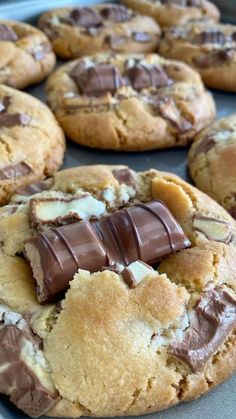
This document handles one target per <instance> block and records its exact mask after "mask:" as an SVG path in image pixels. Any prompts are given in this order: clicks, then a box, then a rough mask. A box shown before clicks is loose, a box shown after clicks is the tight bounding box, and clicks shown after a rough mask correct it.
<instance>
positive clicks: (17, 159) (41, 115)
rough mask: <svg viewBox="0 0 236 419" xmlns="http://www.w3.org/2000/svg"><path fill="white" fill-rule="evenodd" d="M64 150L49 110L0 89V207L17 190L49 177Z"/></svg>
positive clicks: (5, 88) (60, 135) (62, 139)
mask: <svg viewBox="0 0 236 419" xmlns="http://www.w3.org/2000/svg"><path fill="white" fill-rule="evenodd" d="M64 150H65V142H64V135H63V132H62V130H61V128H60V127H59V126H58V123H57V121H56V120H55V118H54V116H53V115H52V113H51V111H50V109H48V107H47V106H45V105H44V104H43V103H42V102H40V101H39V100H37V99H35V98H33V97H32V96H30V95H28V94H26V93H22V92H19V91H17V90H14V89H12V88H10V87H7V86H4V85H0V205H2V204H4V203H6V202H7V201H8V200H9V198H10V196H11V195H12V193H13V192H14V191H15V190H16V189H17V188H18V187H21V186H23V185H26V184H28V183H32V182H34V181H36V180H37V179H42V178H44V177H45V176H49V175H52V174H53V173H54V172H55V171H56V170H57V169H58V168H59V167H60V165H61V164H62V160H63V155H64Z"/></svg>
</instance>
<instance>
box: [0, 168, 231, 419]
mask: <svg viewBox="0 0 236 419" xmlns="http://www.w3.org/2000/svg"><path fill="white" fill-rule="evenodd" d="M72 199H73V200H74V205H73V206H70V203H71V202H72ZM75 200H77V201H76V205H75ZM86 200H87V201H86ZM153 200H158V201H155V202H158V203H159V205H160V207H159V208H162V209H163V208H164V207H165V208H166V209H165V211H170V214H172V215H171V216H172V217H175V219H176V222H178V223H179V225H180V226H181V228H182V229H183V230H184V233H185V235H186V237H187V238H188V240H190V241H191V247H190V248H188V249H182V250H180V251H178V252H176V253H173V250H172V251H171V250H170V248H169V247H168V251H167V253H168V254H167V255H166V256H165V258H160V260H159V262H158V265H157V266H156V267H155V269H153V268H152V267H151V266H148V265H144V264H143V263H141V262H140V261H135V262H134V263H133V264H130V265H128V266H127V267H126V269H124V271H125V272H124V271H121V272H118V273H116V272H114V271H112V270H111V267H110V268H109V267H108V268H107V269H106V267H103V269H102V270H100V271H98V272H94V273H90V272H89V271H85V270H81V269H80V270H79V271H78V273H76V274H75V276H74V279H73V280H72V281H71V283H70V288H69V290H68V291H67V292H66V294H65V297H64V295H61V296H60V298H58V302H57V303H56V304H46V305H40V304H39V303H38V302H37V294H36V290H35V285H34V282H33V277H32V273H31V271H30V268H29V263H27V261H26V260H25V259H24V257H23V253H22V251H23V250H24V248H26V245H25V240H26V241H27V240H29V239H30V240H32V237H38V236H39V235H41V236H42V235H45V236H46V237H48V236H47V235H48V234H49V233H50V234H52V233H53V231H54V230H52V227H53V228H54V229H56V230H57V231H60V232H62V226H63V228H64V229H65V228H67V227H69V228H70V227H71V225H70V223H76V224H74V225H73V224H72V227H73V228H74V229H76V228H77V226H78V220H79V219H80V220H83V221H88V220H90V221H92V220H93V219H94V217H96V220H102V219H106V218H107V217H108V218H109V217H110V216H111V214H113V215H114V214H116V213H117V210H118V209H120V208H123V209H126V210H128V212H129V214H131V208H132V206H133V205H135V204H136V205H137V204H139V205H141V207H142V205H143V204H145V205H149V204H150V201H153ZM161 201H162V202H163V203H164V204H165V205H164V206H163V203H162V202H161ZM145 205H144V206H145ZM13 208H14V210H13ZM68 216H70V218H69V217H68ZM158 216H159V219H160V221H161V223H162V222H163V223H164V224H165V222H167V219H166V218H165V220H164V219H163V218H162V216H163V213H162V215H161V212H160V213H158ZM113 220H114V218H113ZM133 221H134V220H133ZM143 221H144V220H143ZM156 222H157V223H158V221H156ZM79 224H80V225H81V224H83V223H79ZM167 224H168V226H169V222H168V223H167ZM13 226H14V227H13ZM58 226H61V227H59V228H61V229H60V230H58ZM235 227H236V224H235V221H234V220H233V219H232V218H231V216H230V215H229V214H228V213H227V212H226V211H225V210H224V209H223V208H222V207H220V206H219V205H218V204H217V203H216V202H215V201H213V200H212V199H211V198H210V197H208V196H207V195H204V194H203V193H201V192H200V191H198V190H197V189H195V188H194V187H193V186H190V185H189V184H187V183H186V182H184V181H182V180H181V179H180V178H178V177H177V176H175V175H173V174H169V173H162V172H158V171H156V170H149V171H146V172H141V173H136V172H134V171H133V170H131V169H129V168H127V167H125V166H84V167H79V168H73V169H68V170H64V171H62V172H58V173H57V174H55V175H54V176H53V177H52V178H49V179H48V180H46V181H44V182H41V183H36V184H32V185H29V186H28V187H26V188H23V189H21V191H18V193H17V194H15V195H14V196H13V197H12V200H11V203H10V204H9V205H7V206H5V207H2V208H0V242H1V255H0V291H1V292H0V295H1V299H0V302H1V304H0V318H1V323H0V336H1V338H2V340H1V342H2V344H1V346H0V353H1V357H0V359H1V365H0V366H1V367H2V368H1V372H0V376H1V386H2V387H1V389H2V391H3V392H6V393H7V394H9V395H10V397H11V400H12V401H13V402H14V403H15V404H16V405H17V406H18V407H20V408H21V409H22V410H24V411H25V412H26V413H28V414H30V415H32V416H40V415H42V414H49V415H52V416H65V415H66V416H67V417H77V416H80V415H87V414H88V413H89V414H90V415H96V416H101V417H104V416H115V415H131V414H142V413H145V412H147V413H148V412H153V411H158V410H161V409H164V408H167V407H169V406H172V405H174V404H177V403H178V402H180V401H184V400H190V399H194V398H196V397H198V396H200V395H201V394H203V393H205V392H207V391H208V390H210V389H211V388H213V387H214V386H215V385H217V384H218V383H220V382H221V381H223V380H224V379H225V378H227V377H228V376H229V375H230V374H231V373H232V372H233V371H234V370H235V368H236V351H235V347H236V346H235V343H236V342H235V327H236V294H235V293H236V265H235V260H236V258H235V256H236V249H235ZM9 228H10V229H9ZM63 231H65V230H63ZM147 231H148V230H147ZM166 231H167V230H166ZM101 232H102V231H101ZM101 232H100V234H101ZM159 232H160V233H161V232H162V233H161V234H163V229H161V230H160V231H159ZM103 233H104V232H103ZM117 233H118V234H119V229H118V231H117ZM172 233H173V231H172ZM172 233H171V237H172V239H173V243H175V240H176V239H177V236H176V238H174V237H173V236H172ZM132 234H134V232H133V233H132ZM148 234H151V236H152V234H154V233H153V231H152V232H151V233H148ZM23 236H24V237H23ZM58 239H59V236H58ZM58 239H55V242H51V245H52V246H56V242H57V240H58ZM68 239H69V238H68ZM16 243H18V246H15V244H16ZM64 244H66V242H65V243H64ZM189 244H190V242H188V246H189ZM67 245H68V243H67ZM75 245H76V244H75ZM141 247H142V246H141ZM58 249H59V248H58ZM74 251H75V248H74ZM89 251H91V249H90V250H89ZM60 252H64V250H63V248H60ZM70 252H71V256H70V257H71V258H73V257H75V253H73V251H72V248H71V249H70ZM16 254H21V255H22V256H16ZM73 254H74V256H73ZM41 263H43V261H41ZM51 268H52V269H51V273H52V272H53V267H51ZM16 276H17V281H16ZM71 279H72V278H71ZM52 280H53V277H52V278H51V281H52ZM37 292H38V289H37ZM199 324H200V325H201V329H200V328H199ZM9 326H11V327H10V329H11V334H10V331H9ZM32 332H33V334H32ZM3 337H4V339H3ZM12 341H14V347H13V346H12ZM189 341H190V342H191V344H190V343H189ZM6 348H8V350H6ZM30 348H33V349H34V350H30ZM9 349H11V351H10V350H9ZM26 349H27V350H26ZM1 351H2V352H1ZM9 353H11V357H12V358H11V359H10V360H9V357H8V356H9ZM19 358H20V369H18V374H15V373H14V367H13V366H12V365H11V361H12V360H14V362H15V364H14V365H15V367H19ZM36 361H37V362H36ZM35 365H37V368H36V367H35ZM91 365H93V368H91ZM10 368H12V369H10ZM6 371H7V380H6V379H5V375H4V374H5V372H6ZM114 371H115V373H114ZM27 376H30V377H31V379H30V380H28V381H27V380H26V378H25V377H27ZM120 377H122V381H121V379H120ZM29 383H30V385H29ZM21 388H24V394H22V392H21ZM35 400H36V401H37V403H35V402H34V401H35ZM39 401H40V402H39Z"/></svg>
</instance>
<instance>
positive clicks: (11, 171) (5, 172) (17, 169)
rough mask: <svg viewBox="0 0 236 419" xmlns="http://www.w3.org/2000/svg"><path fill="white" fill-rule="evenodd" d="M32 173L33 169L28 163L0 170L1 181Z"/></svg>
mask: <svg viewBox="0 0 236 419" xmlns="http://www.w3.org/2000/svg"><path fill="white" fill-rule="evenodd" d="M30 172H32V168H31V167H30V166H29V165H28V163H26V162H20V163H18V164H14V165H11V166H7V167H4V168H3V169H0V179H1V180H7V179H13V178H16V177H20V176H26V175H28V174H29V173H30Z"/></svg>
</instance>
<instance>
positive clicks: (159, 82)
mask: <svg viewBox="0 0 236 419" xmlns="http://www.w3.org/2000/svg"><path fill="white" fill-rule="evenodd" d="M127 77H128V78H129V80H130V83H131V85H132V87H133V88H134V89H136V90H142V89H147V88H148V87H157V88H158V87H164V86H168V85H169V84H170V83H171V80H170V79H169V77H168V76H167V74H166V73H165V71H164V70H163V69H162V68H161V67H159V66H157V65H151V64H137V65H135V66H134V67H130V68H128V70H127Z"/></svg>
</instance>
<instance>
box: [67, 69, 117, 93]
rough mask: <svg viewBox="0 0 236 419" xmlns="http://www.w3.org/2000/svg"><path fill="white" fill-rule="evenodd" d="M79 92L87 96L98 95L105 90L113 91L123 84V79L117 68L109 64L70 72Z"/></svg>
mask: <svg viewBox="0 0 236 419" xmlns="http://www.w3.org/2000/svg"><path fill="white" fill-rule="evenodd" d="M71 76H72V77H74V79H75V81H76V83H77V85H78V87H79V89H80V92H81V93H82V94H86V95H88V96H98V95H101V94H105V93H107V92H111V93H114V92H115V91H116V90H117V89H119V88H120V87H122V86H123V80H122V77H121V75H120V72H119V70H118V68H116V67H114V66H111V65H99V66H96V67H95V66H92V67H88V68H86V69H84V70H83V71H82V70H81V71H80V72H78V73H77V76H76V68H74V69H73V71H72V72H71Z"/></svg>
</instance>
